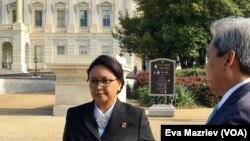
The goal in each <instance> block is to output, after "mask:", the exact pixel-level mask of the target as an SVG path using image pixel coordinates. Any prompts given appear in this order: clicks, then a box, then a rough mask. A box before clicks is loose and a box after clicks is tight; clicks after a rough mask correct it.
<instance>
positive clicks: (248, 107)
mask: <svg viewBox="0 0 250 141" xmlns="http://www.w3.org/2000/svg"><path fill="white" fill-rule="evenodd" d="M207 124H214V125H218V124H232V125H239V124H241V125H246V124H248V125H249V124H250V83H247V84H244V85H243V86H241V87H240V88H238V89H237V90H236V91H234V92H233V93H232V95H231V96H229V98H228V99H227V100H226V101H225V103H224V104H223V105H222V106H221V107H220V109H219V110H218V111H217V112H216V113H215V114H214V116H213V117H211V119H210V120H209V122H208V123H207Z"/></svg>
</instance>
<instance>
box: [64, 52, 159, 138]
mask: <svg viewBox="0 0 250 141" xmlns="http://www.w3.org/2000/svg"><path fill="white" fill-rule="evenodd" d="M87 75H88V80H87V81H88V84H89V89H90V92H91V96H92V97H93V101H91V102H89V103H86V104H82V105H80V106H76V107H73V108H70V109H69V110H68V112H67V117H66V124H65V129H64V134H63V141H154V137H153V134H152V131H151V128H150V125H149V122H148V120H147V117H146V115H145V111H144V110H143V109H141V108H138V107H134V106H132V105H129V104H127V103H123V102H121V101H120V100H119V99H118V97H117V95H118V94H119V92H120V91H121V90H122V87H123V85H124V76H123V69H122V66H121V64H120V63H119V62H118V61H117V60H116V59H115V58H112V57H110V56H107V55H101V56H99V57H98V58H96V59H95V60H94V61H93V62H92V63H91V64H90V66H89V68H88V70H87Z"/></svg>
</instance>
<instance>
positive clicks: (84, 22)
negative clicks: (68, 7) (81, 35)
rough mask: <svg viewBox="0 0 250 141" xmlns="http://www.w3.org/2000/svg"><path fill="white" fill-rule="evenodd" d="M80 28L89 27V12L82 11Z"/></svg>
mask: <svg viewBox="0 0 250 141" xmlns="http://www.w3.org/2000/svg"><path fill="white" fill-rule="evenodd" d="M80 26H81V27H86V26H88V11H87V10H80Z"/></svg>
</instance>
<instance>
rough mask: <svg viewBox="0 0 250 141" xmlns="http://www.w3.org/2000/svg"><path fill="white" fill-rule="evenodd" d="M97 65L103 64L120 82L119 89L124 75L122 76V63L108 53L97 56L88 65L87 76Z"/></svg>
mask: <svg viewBox="0 0 250 141" xmlns="http://www.w3.org/2000/svg"><path fill="white" fill-rule="evenodd" d="M97 65H103V66H105V67H107V68H108V69H109V70H110V71H111V72H112V73H113V74H114V75H115V77H116V78H117V80H120V81H121V83H122V86H121V89H122V87H123V85H124V83H125V81H124V76H123V69H122V65H121V64H120V63H119V62H118V61H117V60H116V59H115V58H113V57H111V56H108V55H100V56H98V57H97V58H96V59H95V60H94V61H93V62H92V63H91V64H90V66H89V68H88V70H87V74H88V78H89V73H90V71H91V70H92V69H93V68H94V67H95V66H97Z"/></svg>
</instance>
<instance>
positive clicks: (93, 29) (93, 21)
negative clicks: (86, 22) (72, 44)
mask: <svg viewBox="0 0 250 141" xmlns="http://www.w3.org/2000/svg"><path fill="white" fill-rule="evenodd" d="M97 4H98V2H97V0H92V1H91V7H92V9H91V16H92V18H91V24H90V33H97V32H98V8H97ZM99 10H100V9H99Z"/></svg>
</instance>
